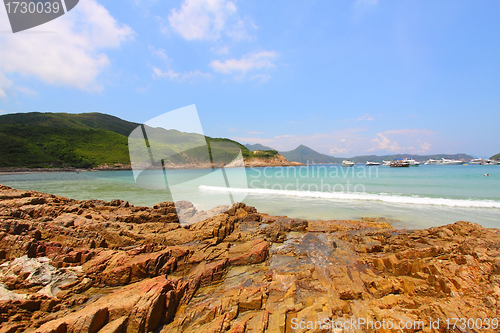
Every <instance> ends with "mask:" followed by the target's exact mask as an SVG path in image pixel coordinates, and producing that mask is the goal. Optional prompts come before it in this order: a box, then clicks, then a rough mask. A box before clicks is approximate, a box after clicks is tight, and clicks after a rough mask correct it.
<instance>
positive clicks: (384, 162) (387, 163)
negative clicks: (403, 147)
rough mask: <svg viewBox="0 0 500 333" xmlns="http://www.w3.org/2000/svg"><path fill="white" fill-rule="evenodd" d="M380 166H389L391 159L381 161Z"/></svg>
mask: <svg viewBox="0 0 500 333" xmlns="http://www.w3.org/2000/svg"><path fill="white" fill-rule="evenodd" d="M382 166H391V161H382Z"/></svg>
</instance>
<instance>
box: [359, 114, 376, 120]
mask: <svg viewBox="0 0 500 333" xmlns="http://www.w3.org/2000/svg"><path fill="white" fill-rule="evenodd" d="M373 120H375V118H374V117H373V116H371V115H369V114H368V113H366V114H364V115H362V116H359V117H358V118H356V121H373Z"/></svg>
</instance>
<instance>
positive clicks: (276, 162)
mask: <svg viewBox="0 0 500 333" xmlns="http://www.w3.org/2000/svg"><path fill="white" fill-rule="evenodd" d="M244 163H245V167H247V168H256V167H277V166H301V165H304V164H302V163H299V162H290V161H288V160H287V159H286V158H284V157H283V156H281V155H279V154H278V155H277V156H275V157H270V158H252V159H250V160H248V159H245V161H244ZM224 166H225V165H217V166H216V167H219V168H220V167H224ZM165 167H166V168H167V169H207V168H211V167H212V165H211V164H199V163H189V164H167V165H165ZM238 167H239V165H238ZM120 170H132V167H131V165H130V164H113V165H108V164H104V165H99V166H98V167H95V168H90V169H82V168H72V167H65V168H0V174H8V173H32V172H84V171H120Z"/></svg>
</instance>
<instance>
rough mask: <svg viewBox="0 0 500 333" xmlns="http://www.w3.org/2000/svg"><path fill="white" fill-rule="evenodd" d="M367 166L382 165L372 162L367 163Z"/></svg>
mask: <svg viewBox="0 0 500 333" xmlns="http://www.w3.org/2000/svg"><path fill="white" fill-rule="evenodd" d="M366 165H367V166H377V165H380V163H379V162H370V161H366Z"/></svg>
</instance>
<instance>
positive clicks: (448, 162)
mask: <svg viewBox="0 0 500 333" xmlns="http://www.w3.org/2000/svg"><path fill="white" fill-rule="evenodd" d="M441 164H442V165H462V164H464V162H463V161H459V160H449V159H446V158H444V157H443V159H442V161H441Z"/></svg>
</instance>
